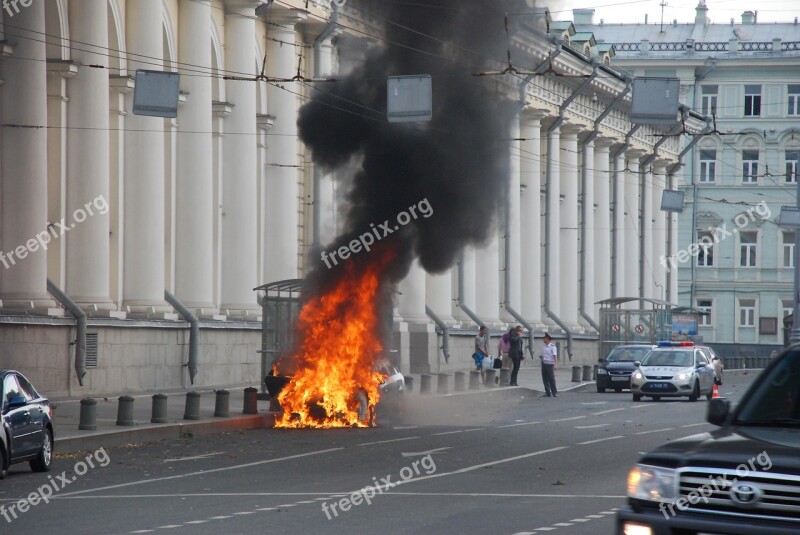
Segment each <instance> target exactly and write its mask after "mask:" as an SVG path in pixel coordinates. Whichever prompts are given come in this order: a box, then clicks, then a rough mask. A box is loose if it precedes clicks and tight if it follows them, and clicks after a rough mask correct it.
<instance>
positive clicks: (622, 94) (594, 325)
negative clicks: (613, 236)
mask: <svg viewBox="0 0 800 535" xmlns="http://www.w3.org/2000/svg"><path fill="white" fill-rule="evenodd" d="M632 88H633V85H632V84H631V79H630V78H625V89H623V90H622V91H621V92H620V94H619V95H617V96H616V98H615V99H614V100H612V101H611V103H609V105H608V106H607V107H606V109H604V110H603V112H602V113H601V114H600V115H599V116H598V117H597V119H596V120H595V122H594V129H593V130H592V131H591V132H590V133H589V135H588V136H587V137H586V139H585V140H584V141H583V147H582V150H583V155H584V157H583V165H582V166H581V172H582V173H583V175H582V176H583V181H584V182H583V183H584V188H583V191H586V186H585V184H586V171H587V169H588V162H587V161H586V152H585V151H586V146H587V145H588V144H589V143H591V142H593V141H594V140H595V139H597V136H599V135H600V124H601V123H602V122H603V119H605V118H606V117H608V114H610V113H611V111H612V110H613V109H614V107H615V106H616V105H617V103H618V102H620V101H622V100H623V99H624V98H625V97H626V96H627V94H628V93H630V92H631V89H632ZM584 213H587V211H586V210H584ZM581 243H586V221H584V222H583V225H581ZM612 252H613V245H612ZM612 258H613V257H612ZM612 266H613V262H612ZM587 267H588V266H587V265H586V256H585V255H581V284H580V297H579V298H578V311H579V312H580V314H581V317H582V318H583V319H585V320H586V322H587V323H588V324H589V325H591V327H592V329H594V330H595V331H597V332H598V333H599V332H600V326H599V325H598V324H597V322H596V321H595V320H594V318H592V317H591V316H589V314H587V312H586V309H585V308H584V302H583V301H584V299H585V298H586V293H585V292H586V272H587V271H588V269H587ZM612 281H613V278H612Z"/></svg>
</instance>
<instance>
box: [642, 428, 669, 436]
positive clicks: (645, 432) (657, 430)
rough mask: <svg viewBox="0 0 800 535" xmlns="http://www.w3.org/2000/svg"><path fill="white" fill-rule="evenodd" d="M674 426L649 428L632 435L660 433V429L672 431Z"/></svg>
mask: <svg viewBox="0 0 800 535" xmlns="http://www.w3.org/2000/svg"><path fill="white" fill-rule="evenodd" d="M673 429H675V428H674V427H665V428H664V429H651V430H650V431H638V432H636V433H634V435H647V434H648V433H660V432H661V431H672V430H673Z"/></svg>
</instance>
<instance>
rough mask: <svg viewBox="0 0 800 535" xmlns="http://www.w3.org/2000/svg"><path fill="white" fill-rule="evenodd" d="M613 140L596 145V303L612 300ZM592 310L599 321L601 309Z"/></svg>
mask: <svg viewBox="0 0 800 535" xmlns="http://www.w3.org/2000/svg"><path fill="white" fill-rule="evenodd" d="M611 142H612V141H611V140H610V139H608V138H602V137H600V138H597V139H595V142H594V184H595V204H596V205H597V209H596V210H595V214H594V216H595V217H594V227H595V232H594V258H595V262H594V265H595V267H594V268H593V269H592V274H593V275H594V301H601V300H603V299H608V298H609V297H611V232H612V225H611V195H610V193H611V175H610V173H609V169H610V165H609V163H610V151H609V149H610V148H611ZM588 265H589V264H588V263H587V266H588ZM591 310H593V311H594V314H595V317H596V318H599V317H600V316H599V314H600V306H599V305H594V304H592V308H591Z"/></svg>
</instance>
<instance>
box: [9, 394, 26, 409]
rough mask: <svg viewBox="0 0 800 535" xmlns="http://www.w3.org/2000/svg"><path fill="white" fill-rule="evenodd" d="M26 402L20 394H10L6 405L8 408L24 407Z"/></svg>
mask: <svg viewBox="0 0 800 535" xmlns="http://www.w3.org/2000/svg"><path fill="white" fill-rule="evenodd" d="M27 403H28V402H27V401H26V400H25V398H24V397H22V396H12V397H11V398H9V400H8V403H7V404H6V407H8V408H9V409H16V408H17V407H24V406H25V405H26V404H27Z"/></svg>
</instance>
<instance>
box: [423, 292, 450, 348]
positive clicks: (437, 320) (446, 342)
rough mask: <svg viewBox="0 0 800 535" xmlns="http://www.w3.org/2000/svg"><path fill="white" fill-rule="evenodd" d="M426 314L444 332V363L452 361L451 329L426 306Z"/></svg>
mask: <svg viewBox="0 0 800 535" xmlns="http://www.w3.org/2000/svg"><path fill="white" fill-rule="evenodd" d="M425 314H427V315H428V317H429V318H430V319H432V320H433V322H434V323H435V324H436V326H437V327H439V328H440V329H441V330H442V354H444V361H445V362H449V361H450V327H448V326H447V324H446V323H445V322H443V321H442V320H441V318H439V316H437V315H436V313H435V312H434V311H433V310H431V307H429V306H428V305H425Z"/></svg>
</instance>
